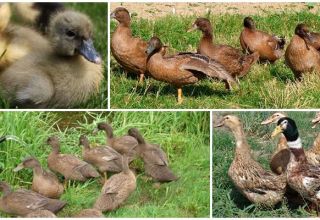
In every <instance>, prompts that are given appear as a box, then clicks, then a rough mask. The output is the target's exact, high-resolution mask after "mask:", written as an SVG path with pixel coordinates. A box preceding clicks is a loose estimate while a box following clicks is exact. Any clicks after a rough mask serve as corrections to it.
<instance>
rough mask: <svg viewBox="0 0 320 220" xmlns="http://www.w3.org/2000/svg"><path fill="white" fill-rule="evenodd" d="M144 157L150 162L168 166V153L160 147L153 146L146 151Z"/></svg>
mask: <svg viewBox="0 0 320 220" xmlns="http://www.w3.org/2000/svg"><path fill="white" fill-rule="evenodd" d="M143 158H144V160H145V161H147V162H148V163H150V164H153V165H157V166H168V159H167V155H166V154H165V153H164V152H163V151H162V150H161V149H160V148H158V147H152V148H150V149H148V150H147V151H145V152H144V154H143Z"/></svg>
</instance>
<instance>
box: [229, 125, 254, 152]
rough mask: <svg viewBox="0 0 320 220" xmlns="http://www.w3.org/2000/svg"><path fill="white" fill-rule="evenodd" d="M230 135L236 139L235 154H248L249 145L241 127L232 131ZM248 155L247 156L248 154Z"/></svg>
mask: <svg viewBox="0 0 320 220" xmlns="http://www.w3.org/2000/svg"><path fill="white" fill-rule="evenodd" d="M232 133H233V135H234V137H235V139H236V152H238V153H242V152H243V153H245V154H247V153H250V149H249V145H248V142H247V138H246V135H245V133H244V131H243V128H242V127H241V126H239V127H237V128H235V129H233V130H232ZM248 155H249V154H248Z"/></svg>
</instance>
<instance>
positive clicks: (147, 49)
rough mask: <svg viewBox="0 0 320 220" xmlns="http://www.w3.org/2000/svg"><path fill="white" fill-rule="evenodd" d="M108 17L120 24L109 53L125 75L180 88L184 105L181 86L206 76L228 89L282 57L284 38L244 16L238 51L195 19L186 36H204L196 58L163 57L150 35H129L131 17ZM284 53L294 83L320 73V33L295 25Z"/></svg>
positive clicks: (119, 11)
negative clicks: (255, 69)
mask: <svg viewBox="0 0 320 220" xmlns="http://www.w3.org/2000/svg"><path fill="white" fill-rule="evenodd" d="M111 18H114V19H116V20H117V21H118V22H119V24H118V26H117V27H116V29H115V31H114V32H113V34H112V38H111V52H112V54H113V57H114V58H115V59H116V61H117V62H118V63H119V64H120V65H121V66H122V67H123V69H124V70H125V71H126V72H131V73H135V74H137V75H139V78H140V82H142V81H143V78H144V76H145V75H148V76H151V77H153V78H154V79H156V80H159V81H163V82H167V83H169V84H172V85H173V86H175V87H176V88H177V89H178V103H181V102H182V86H184V85H188V84H193V83H196V82H198V81H199V80H201V79H203V78H205V77H210V78H217V79H219V80H222V81H224V83H225V87H226V89H227V90H231V89H232V85H235V86H238V83H237V82H238V81H237V79H238V78H241V77H243V76H245V75H246V74H248V72H249V70H250V67H251V66H252V65H253V64H254V63H256V62H257V61H259V62H269V63H274V62H275V61H276V60H278V59H279V58H281V57H282V56H283V53H284V52H283V50H284V47H285V43H286V41H285V38H284V37H278V36H276V35H273V34H268V33H266V32H263V31H261V30H258V29H256V26H255V23H254V20H253V19H252V18H251V17H246V18H245V19H244V21H243V30H242V32H241V34H240V45H241V47H242V51H243V53H242V51H241V50H239V49H237V48H234V47H231V46H228V45H220V44H216V43H215V42H214V37H213V31H212V25H211V23H210V21H209V20H208V19H206V18H197V19H196V21H195V22H194V23H193V25H192V27H191V28H190V29H189V30H188V31H192V30H199V31H201V32H202V37H201V40H200V42H199V45H198V50H197V53H191V52H182V53H177V54H175V55H166V48H167V46H164V45H163V44H162V42H161V40H160V39H159V38H158V37H156V36H153V37H152V38H151V39H150V40H149V41H148V42H146V41H144V40H143V39H141V38H138V37H134V36H132V31H131V28H130V22H131V18H130V14H129V12H128V10H127V9H125V8H123V7H118V8H116V9H115V10H114V11H113V12H112V13H111ZM294 33H295V35H294V36H293V37H292V39H291V41H290V43H289V45H288V47H287V49H286V51H285V61H286V64H287V65H288V66H289V67H290V68H291V70H292V71H293V73H294V74H295V76H296V78H297V79H300V78H301V76H302V75H303V73H307V72H312V71H316V72H320V53H319V51H318V50H319V49H320V34H319V33H314V32H310V31H309V29H308V27H307V25H305V24H298V25H297V26H296V28H295V32H294Z"/></svg>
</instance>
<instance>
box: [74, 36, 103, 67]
mask: <svg viewBox="0 0 320 220" xmlns="http://www.w3.org/2000/svg"><path fill="white" fill-rule="evenodd" d="M79 53H80V54H81V55H82V56H84V58H86V59H87V60H88V61H90V62H92V63H96V64H100V63H101V57H100V55H99V53H98V52H97V51H96V49H95V48H94V46H93V41H92V40H91V39H88V40H82V43H81V46H80V48H79Z"/></svg>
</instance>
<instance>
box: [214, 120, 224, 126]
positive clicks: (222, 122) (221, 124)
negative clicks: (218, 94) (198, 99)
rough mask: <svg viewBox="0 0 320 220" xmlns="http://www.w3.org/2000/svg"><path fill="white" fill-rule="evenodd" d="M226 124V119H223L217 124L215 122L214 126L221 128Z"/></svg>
mask: <svg viewBox="0 0 320 220" xmlns="http://www.w3.org/2000/svg"><path fill="white" fill-rule="evenodd" d="M223 125H224V119H222V120H221V121H219V122H218V123H217V124H214V125H213V127H214V128H220V127H222V126H223Z"/></svg>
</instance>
